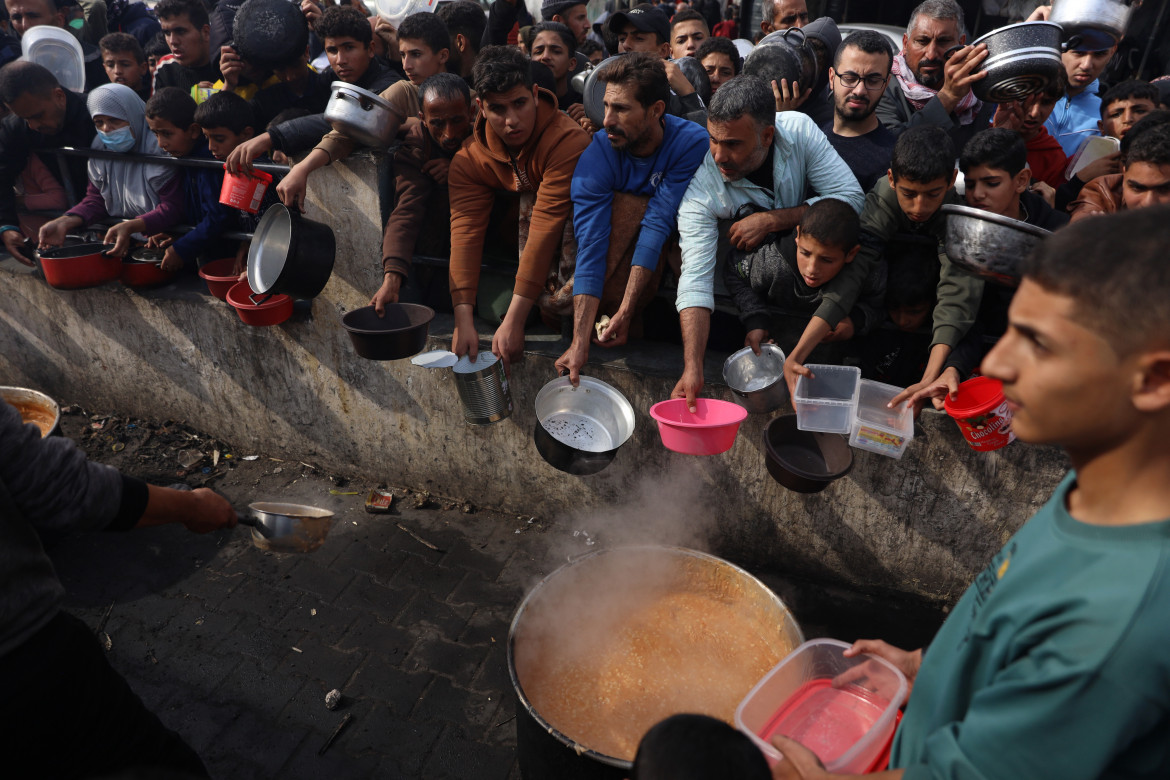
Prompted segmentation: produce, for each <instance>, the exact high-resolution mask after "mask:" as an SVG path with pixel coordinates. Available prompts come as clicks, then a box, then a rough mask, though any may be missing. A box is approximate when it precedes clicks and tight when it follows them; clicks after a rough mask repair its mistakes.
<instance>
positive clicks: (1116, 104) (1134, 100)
mask: <svg viewBox="0 0 1170 780" xmlns="http://www.w3.org/2000/svg"><path fill="white" fill-rule="evenodd" d="M1159 98H1160V93H1159V92H1158V88H1157V87H1155V86H1154V85H1153V84H1150V83H1148V82H1145V81H1137V80H1136V79H1130V80H1129V81H1123V82H1121V83H1120V84H1117V85H1116V86H1113V87H1110V89H1109V91H1108V92H1106V93H1105V95H1104V96H1103V97H1102V98H1101V121H1100V122H1098V123H1097V127H1098V128H1100V130H1101V135H1107V136H1112V137H1113V138H1116V139H1117V140H1119V141H1120V140H1122V139H1124V138H1125V134H1126V133H1127V132H1129V129H1130V128H1131V127H1133V126H1134V123H1136V122H1137V121H1138V120H1139V119H1141V118H1142V117H1143V116H1145V115H1146V114H1148V113H1150V112H1151V111H1153V110H1154V109H1156V108H1157V107H1158V100H1159Z"/></svg>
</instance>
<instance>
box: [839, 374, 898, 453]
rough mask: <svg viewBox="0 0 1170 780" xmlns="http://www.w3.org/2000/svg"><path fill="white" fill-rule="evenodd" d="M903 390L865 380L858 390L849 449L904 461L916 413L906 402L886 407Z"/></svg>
mask: <svg viewBox="0 0 1170 780" xmlns="http://www.w3.org/2000/svg"><path fill="white" fill-rule="evenodd" d="M900 392H902V388H900V387H894V386H893V385H886V384H882V383H881V382H873V381H871V380H869V379H862V380H861V382H860V385H859V387H858V388H857V409H856V411H855V412H854V413H853V427H852V428H851V429H850V431H849V444H850V446H853V447H857V448H858V449H860V450H869V451H870V452H876V453H877V454H878V455H885V456H887V457H890V458H895V459H898V458H901V457H902V453H904V452H905V451H906V447H907V446H908V445H909V444H910V442H911V441H913V439H914V410H913V408H912V407H909V406H907V405H906V404H905V403H901V404H898V407H897V408H896V409H890V408H888V407H887V406H886V404H888V403H889V402H890V401H892V400H893V399H894V396H896V395H898V393H900Z"/></svg>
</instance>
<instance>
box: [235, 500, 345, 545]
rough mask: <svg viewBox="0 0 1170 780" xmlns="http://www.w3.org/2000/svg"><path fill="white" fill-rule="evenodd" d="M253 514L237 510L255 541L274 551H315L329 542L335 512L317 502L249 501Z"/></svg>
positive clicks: (250, 510) (253, 541) (254, 542)
mask: <svg viewBox="0 0 1170 780" xmlns="http://www.w3.org/2000/svg"><path fill="white" fill-rule="evenodd" d="M248 510H249V512H251V516H249V515H247V514H245V513H242V512H239V513H237V514H238V515H239V518H240V522H241V523H242V524H244V525H247V526H251V528H252V543H253V544H255V545H256V546H257V547H259V548H260V549H262V550H271V551H273V552H312V551H313V550H316V549H317V548H318V547H320V546H321V545H323V544H325V537H326V535H328V533H329V528H330V527H331V526H332V525H333V513H332V512H330V511H328V510H326V509H319V508H317V507H315V506H303V505H301V504H278V503H268V502H260V503H255V504H249V505H248Z"/></svg>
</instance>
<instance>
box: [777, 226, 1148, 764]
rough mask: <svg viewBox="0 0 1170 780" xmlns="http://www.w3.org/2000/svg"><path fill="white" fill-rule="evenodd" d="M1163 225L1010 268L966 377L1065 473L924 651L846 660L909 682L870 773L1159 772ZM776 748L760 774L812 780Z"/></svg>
mask: <svg viewBox="0 0 1170 780" xmlns="http://www.w3.org/2000/svg"><path fill="white" fill-rule="evenodd" d="M1168 226H1170V207H1154V208H1149V209H1142V210H1140V211H1130V212H1123V213H1119V214H1117V215H1114V216H1109V217H1101V218H1099V219H1095V220H1090V221H1088V222H1085V223H1079V224H1074V225H1072V226H1071V227H1069V228H1066V229H1065V230H1062V231H1060V232H1059V233H1056V234H1054V235H1053V236H1052V237H1050V238H1048V239H1046V241H1045V243H1044V244H1043V245H1042V246H1041V247H1040V249H1039V250H1038V251H1037V252H1036V253H1035V254H1034V255H1033V256H1032V257H1030V258H1028V260H1027V262H1026V263H1025V265H1024V279H1023V282H1022V283H1021V285H1020V288H1019V290H1018V291H1017V292H1016V296H1015V299H1014V300H1013V301H1012V305H1011V309H1010V313H1009V326H1008V331H1007V333H1006V334H1005V335H1004V337H1003V338H1002V339H1001V340H1000V342H999V343H998V344H997V345H996V347H995V348H994V349H993V350H992V351H991V352H990V353H989V354H988V356H987V357H986V358H985V359H984V362H983V371H984V373H986V374H987V375H989V376H992V377H995V378H998V379H1001V380H1002V381H1003V383H1004V394H1005V396H1006V398H1007V400H1008V404H1009V407H1010V408H1011V409H1012V411H1013V414H1014V419H1013V421H1012V428H1013V430H1014V431H1015V433H1016V436H1017V437H1018V438H1019V439H1021V440H1022V441H1027V442H1033V443H1044V444H1059V445H1061V446H1062V447H1064V448H1065V450H1066V451H1067V452H1068V455H1069V459H1070V460H1071V462H1072V466H1073V470H1072V471H1070V472H1069V475H1068V477H1066V478H1065V480H1064V481H1063V482H1062V483H1061V485H1060V486H1059V487H1058V488H1057V490H1056V493H1055V495H1054V496H1053V497H1052V498H1051V499H1050V500H1049V502H1048V503H1047V504H1046V505H1045V506H1044V507H1043V508H1042V509H1041V510H1040V511H1039V512H1037V513H1036V515H1035V516H1034V517H1032V519H1030V520H1029V521H1028V522H1027V523H1026V524H1025V525H1024V526H1023V528H1021V529H1020V531H1019V532H1018V533H1017V534H1016V535H1015V536H1014V537H1013V538H1012V539H1011V540H1010V541H1009V542H1008V543H1007V545H1006V546H1005V547H1004V548H1003V550H1001V551H1000V553H999V554H998V555H996V556H995V557H994V558H993V559H992V561H991V562H990V564H989V565H988V567H987V568H986V569H985V570H984V571H983V572H982V573H980V574H979V576H977V577H976V578H975V582H974V583H973V584H972V586H971V587H970V588H969V589H968V590H967V593H966V594H964V595H963V598H962V599H961V600H960V601H959V603H958V604H957V605H956V606H955V609H954V610H953V611H952V613H951V616H950V617H949V618H948V619H947V621H946V622H945V623H944V624H943V626H942V628H941V629H940V630H939V633H938V635H937V636H936V637H935V639H934V641H933V642H932V643H931V645H930V648H929V650H927V651H926V652H925V653H923V651H921V650H919V651H915V652H907V651H904V650H899V649H898V648H895V647H892V646H890V645H888V644H886V643H885V642H881V641H878V640H862V641H859V642H857V643H855V644H854V646H853V647H852V648H851V650H850V651H848V652H850V653H851V654H856V653H861V652H868V653H873V654H875V655H879V656H882V657H884V658H886V659H887V660H890V661H891V662H893V663H895V664H897V665H898V666H899V667H900V668H901V669H902V670H903V671H904V672H905V673H906V675H907V677H908V678H909V680H910V681H911V683H912V685H913V688H912V691H911V695H910V701H909V704H908V706H907V707H906V712H905V717H904V718H903V720H902V724H901V726H900V727H899V729H898V733H897V735H896V737H895V740H894V748H893V753H892V756H891V760H890V766H891V767H896V768H895V769H892V770H889V771H887V772H885V773H882V775H881V776H883V777H889V778H902V777H905V778H925V777H961V778H1033V779H1034V778H1060V779H1061V780H1075V779H1076V778H1099V777H1127V778H1165V777H1170V652H1168V651H1167V648H1168V647H1170V618H1168V615H1170V446H1167V441H1168V440H1170V307H1167V306H1166V300H1167V298H1168V296H1170V266H1168V265H1167V264H1166V262H1165V257H1164V247H1165V246H1166V242H1167V240H1170V227H1168ZM1118 257H1124V258H1125V259H1126V261H1125V263H1118V262H1117V261H1116V258H1118ZM945 392H946V388H945V386H942V385H937V386H935V387H931V388H926V389H924V390H923V391H922V394H923V395H924V396H925V395H929V394H933V395H937V394H939V393H945ZM775 744H776V745H777V747H778V748H779V749H780V750H782V751H783V752H784V753H785V756H786V757H787V760H786V761H782V762H781V763H780V764H778V765H777V767H776V769H775V772H774V776H775V777H778V778H779V777H785V778H787V777H801V778H806V779H811V778H822V777H826V776H827V775H826V773H825V772H824V770H823V769H821V768H820V767H819V766H818V764H817V761H816V758H815V756H813V754H812V752H811V751H808V750H806V749H805V748H803V747H802V746H800V745H798V744H796V743H795V742H792V741H791V740H787V739H784V738H783V737H780V738H778V739H777V740H776V741H775Z"/></svg>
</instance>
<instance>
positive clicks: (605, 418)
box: [532, 376, 634, 476]
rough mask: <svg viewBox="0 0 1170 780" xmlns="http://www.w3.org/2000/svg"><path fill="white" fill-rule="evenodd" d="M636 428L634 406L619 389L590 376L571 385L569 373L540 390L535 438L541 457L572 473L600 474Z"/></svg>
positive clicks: (561, 469) (550, 463)
mask: <svg viewBox="0 0 1170 780" xmlns="http://www.w3.org/2000/svg"><path fill="white" fill-rule="evenodd" d="M633 432H634V407H633V406H631V405H630V402H629V401H628V400H627V399H626V397H625V396H624V395H622V394H621V393H620V392H619V391H618V390H617V388H615V387H613V386H611V385H608V384H606V383H605V382H602V381H601V380H598V379H594V378H593V377H589V376H582V377H581V384H580V386H579V387H573V384H572V382H570V381H569V378H568V377H560V378H558V379H554V380H553V381H551V382H549V383H548V384H546V385H545V386H544V387H542V388H541V389H540V392H538V393H537V394H536V428H535V430H534V431H533V434H532V436H533V440H534V441H535V442H536V450H537V452H539V453H540V456H541V457H542V458H544V459H545V461H546V462H547V463H548V464H549V465H550V466H552V467H553V468H556V469H559V470H560V471H564V472H566V473H568V474H575V475H577V476H584V475H587V474H596V473H597V472H599V471H601V470H602V469H604V468H605V467H606V466H608V465H609V464H610V463H611V462H612V461H613V459H614V456H615V455H617V451H618V449H619V448H620V447H621V446H622V445H623V444H625V443H626V441H628V440H629V438H630V435H631V434H633Z"/></svg>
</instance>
